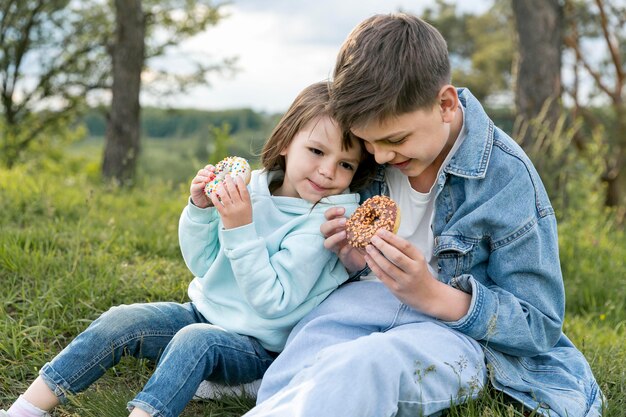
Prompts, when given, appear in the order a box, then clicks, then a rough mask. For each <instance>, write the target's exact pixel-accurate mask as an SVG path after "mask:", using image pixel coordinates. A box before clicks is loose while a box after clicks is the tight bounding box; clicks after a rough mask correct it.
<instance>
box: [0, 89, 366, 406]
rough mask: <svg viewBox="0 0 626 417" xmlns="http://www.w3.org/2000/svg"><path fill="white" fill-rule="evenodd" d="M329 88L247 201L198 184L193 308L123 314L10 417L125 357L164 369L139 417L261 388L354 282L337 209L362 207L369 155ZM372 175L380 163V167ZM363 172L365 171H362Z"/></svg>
mask: <svg viewBox="0 0 626 417" xmlns="http://www.w3.org/2000/svg"><path fill="white" fill-rule="evenodd" d="M328 99H329V97H328V83H325V82H320V83H316V84H313V85H311V86H309V87H307V88H306V89H305V90H303V91H302V92H301V93H300V95H299V96H298V97H297V98H296V99H295V101H294V103H293V104H292V105H291V107H290V108H289V109H288V111H287V112H286V114H285V115H284V116H283V118H282V119H281V120H280V122H279V123H278V125H277V126H276V128H275V129H274V131H273V133H272V134H271V136H270V138H269V140H268V141H267V143H266V145H265V147H264V149H263V153H262V156H261V159H262V165H263V169H262V170H256V171H253V172H252V178H251V181H250V184H249V187H248V188H249V189H248V188H247V187H246V186H245V185H244V183H243V180H242V179H241V178H240V177H238V178H234V179H233V178H230V177H227V178H226V181H225V183H224V184H223V185H222V186H220V188H218V189H217V194H219V198H218V197H217V195H216V193H213V194H212V195H211V197H210V198H208V197H207V196H206V195H205V194H204V191H203V190H204V186H205V184H206V182H207V180H208V174H209V172H210V171H211V170H212V169H213V168H212V167H211V166H207V167H205V168H204V169H201V170H200V171H198V174H197V175H196V177H195V178H194V179H193V180H192V182H191V187H190V193H191V197H190V200H189V204H188V205H187V206H186V207H185V209H184V210H183V213H182V216H181V219H180V227H179V238H180V245H181V250H182V253H183V257H184V259H185V262H186V263H187V265H188V267H189V269H190V270H191V271H192V272H193V273H194V274H195V276H196V278H194V280H193V281H192V282H191V284H190V285H189V298H190V299H191V302H188V303H185V304H179V303H173V302H160V303H147V304H133V305H122V306H118V307H114V308H112V309H111V310H109V311H108V312H106V313H105V314H103V315H102V316H100V318H98V319H97V320H95V321H94V322H93V323H92V324H91V325H90V326H89V328H87V329H86V330H85V331H84V332H83V333H81V334H80V335H79V336H77V337H76V339H74V340H73V341H72V342H71V343H70V344H69V345H68V346H67V347H66V348H65V349H64V350H63V351H62V352H61V353H59V354H58V355H57V356H56V357H55V358H54V359H53V360H52V361H51V362H50V363H48V364H46V365H44V367H43V368H42V369H41V371H40V376H39V377H38V378H37V379H36V380H35V381H34V382H33V383H32V385H31V386H30V387H29V388H28V390H27V391H26V392H25V393H24V394H23V395H21V396H20V397H19V399H18V400H17V401H16V402H15V403H14V404H13V406H12V407H11V408H10V409H9V410H8V413H7V412H6V411H2V412H0V415H2V416H10V417H24V416H41V415H44V414H45V412H46V411H49V410H51V409H52V408H54V407H55V406H56V405H58V404H59V403H60V402H62V401H64V400H65V399H66V395H68V394H75V393H77V392H80V391H83V390H85V389H86V388H87V387H89V386H90V385H91V384H92V383H93V382H94V381H96V380H97V379H98V378H100V377H101V376H102V375H103V374H104V372H105V370H106V369H108V368H111V367H112V366H114V365H115V364H116V363H118V362H119V360H120V358H121V357H122V356H125V355H130V356H134V357H137V358H148V359H151V360H154V361H156V362H158V364H157V366H156V369H155V371H154V374H153V375H152V377H151V378H150V379H149V380H148V382H147V383H146V385H145V387H144V389H143V391H142V392H140V393H139V394H138V395H137V396H136V397H135V398H134V399H133V400H132V401H130V402H129V404H128V407H129V410H132V412H131V416H148V415H151V416H167V417H170V416H177V415H179V414H180V413H181V412H182V411H183V409H184V407H185V405H186V404H187V402H189V400H191V399H192V397H193V395H194V393H195V392H196V389H197V388H198V386H199V385H200V383H201V382H202V381H203V380H211V381H217V382H220V383H224V384H239V383H245V382H250V381H253V380H256V379H258V378H260V377H261V376H262V375H263V373H264V372H265V370H266V368H267V367H268V366H269V364H270V363H271V362H272V361H273V359H274V358H275V357H276V355H277V352H279V351H281V350H282V348H283V346H284V344H285V340H286V339H287V335H288V333H289V331H290V330H291V328H292V327H293V325H294V324H295V323H297V322H298V320H300V319H301V318H302V317H303V316H304V315H305V314H306V313H307V312H309V311H310V310H311V309H312V308H313V307H315V306H316V305H317V304H319V303H320V302H321V301H322V300H323V299H324V298H325V297H326V296H328V295H329V294H330V293H331V291H333V290H334V289H335V288H337V287H338V286H339V285H340V284H342V283H343V282H344V281H346V280H347V279H348V274H347V272H346V270H345V268H344V267H343V265H342V264H341V262H339V260H338V259H337V256H336V255H335V254H333V253H332V252H331V251H328V250H326V249H325V248H324V236H323V235H322V234H321V232H320V225H321V224H322V223H323V222H324V221H325V217H324V212H325V211H326V210H327V209H328V208H329V207H333V206H335V205H341V206H345V207H346V208H347V210H348V211H350V210H354V209H356V207H357V203H358V195H357V194H351V193H349V191H348V189H349V187H355V188H358V187H359V186H361V185H363V184H364V182H365V181H366V179H367V175H368V171H370V170H371V167H370V168H369V169H368V168H367V161H363V162H364V163H363V164H361V162H362V160H363V159H365V158H366V157H367V153H366V152H365V151H364V150H362V146H361V144H359V143H358V142H357V141H355V140H354V139H351V138H350V137H349V136H348V135H345V134H343V131H342V130H340V128H339V126H338V125H337V124H336V123H335V122H334V120H333V119H332V118H331V117H330V115H329V112H328V108H327V104H328ZM371 166H373V162H372V163H371ZM359 168H361V169H359Z"/></svg>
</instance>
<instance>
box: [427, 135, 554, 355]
mask: <svg viewBox="0 0 626 417" xmlns="http://www.w3.org/2000/svg"><path fill="white" fill-rule="evenodd" d="M491 159H492V160H491V163H490V165H491V166H490V168H489V169H490V171H491V175H487V176H486V177H485V178H483V179H481V180H467V179H461V180H458V179H457V181H456V182H455V181H452V185H450V187H451V189H448V192H443V193H442V194H443V195H442V196H441V197H442V201H443V205H442V207H448V212H447V213H445V211H446V210H445V209H443V210H442V211H444V213H441V214H442V215H443V216H445V219H449V220H448V221H447V223H446V225H445V227H444V228H443V233H442V235H443V236H439V239H440V240H443V241H445V240H446V239H442V237H443V238H446V237H447V238H449V239H450V240H451V241H454V240H459V241H461V243H462V245H461V246H460V247H461V250H457V252H456V253H454V255H453V256H452V259H454V260H455V261H454V264H455V267H454V268H455V269H454V271H452V270H451V268H450V265H451V264H450V262H449V261H450V259H445V258H446V256H447V255H449V253H448V252H446V251H445V250H441V247H440V248H439V249H438V248H437V243H436V247H435V252H436V253H437V254H438V256H439V257H440V261H441V262H440V268H441V267H442V266H443V270H440V275H441V273H443V275H444V279H445V276H446V275H447V276H448V279H449V283H450V285H452V286H454V287H456V288H459V289H461V290H463V291H465V292H468V293H471V294H472V301H471V306H470V309H469V311H468V313H467V314H466V315H465V316H464V317H463V318H461V319H460V320H458V321H456V322H448V323H447V324H448V325H449V326H450V327H451V328H454V329H456V330H458V331H461V332H463V333H465V334H467V335H469V336H471V337H472V338H474V339H476V340H478V341H479V342H481V343H482V344H483V345H486V346H489V347H491V348H493V349H496V350H498V351H501V352H503V353H507V354H510V355H515V356H533V355H536V354H538V353H542V352H545V351H547V350H548V349H550V348H551V347H553V346H554V345H555V344H556V342H557V341H558V339H559V337H560V335H561V330H562V322H563V316H564V308H565V301H564V300H565V295H564V289H563V280H562V276H561V269H560V262H559V252H558V238H557V230H556V220H555V216H554V211H553V209H552V207H551V206H550V203H549V200H548V198H547V195H546V193H545V190H544V188H543V185H542V184H541V181H540V179H539V176H538V175H537V173H536V172H535V171H534V168H533V167H532V164H530V161H529V160H527V159H526V157H525V155H523V154H522V153H521V151H520V152H518V151H517V150H516V149H515V148H513V147H508V144H507V143H506V142H504V143H503V142H498V141H496V142H495V143H494V150H493V154H492V158H491ZM455 184H456V188H454V187H455ZM461 190H462V191H461ZM460 194H462V195H463V197H462V198H458V196H459V195H460ZM455 196H456V199H455ZM441 221H445V220H441ZM440 246H441V245H440ZM440 279H441V276H440Z"/></svg>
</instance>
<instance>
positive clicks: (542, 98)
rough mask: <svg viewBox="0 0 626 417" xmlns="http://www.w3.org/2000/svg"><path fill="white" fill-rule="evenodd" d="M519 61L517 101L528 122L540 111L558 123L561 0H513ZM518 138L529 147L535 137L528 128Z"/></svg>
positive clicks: (518, 111) (545, 118) (549, 121)
mask: <svg viewBox="0 0 626 417" xmlns="http://www.w3.org/2000/svg"><path fill="white" fill-rule="evenodd" d="M512 5H513V15H514V17H515V27H516V29H517V35H518V36H517V40H518V60H517V62H518V65H517V71H516V77H515V104H516V108H517V114H518V117H520V118H521V119H522V121H525V122H528V121H530V120H532V119H533V118H535V117H538V116H539V115H542V117H543V118H544V120H545V121H546V122H547V123H549V124H550V125H552V126H554V125H555V124H556V123H557V120H558V118H559V116H560V113H561V112H560V105H559V103H560V97H561V49H562V25H563V23H562V15H563V13H562V6H561V4H560V2H559V0H513V1H512ZM524 132H525V134H524V135H522V136H521V137H519V138H518V140H519V141H520V142H521V144H522V146H524V147H526V148H528V147H530V145H531V144H532V140H533V137H534V134H533V131H532V129H525V130H524Z"/></svg>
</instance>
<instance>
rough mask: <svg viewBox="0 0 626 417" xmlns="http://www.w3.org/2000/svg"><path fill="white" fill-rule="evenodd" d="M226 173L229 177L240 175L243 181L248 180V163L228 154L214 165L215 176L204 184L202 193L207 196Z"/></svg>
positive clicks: (222, 179)
mask: <svg viewBox="0 0 626 417" xmlns="http://www.w3.org/2000/svg"><path fill="white" fill-rule="evenodd" d="M226 174H229V175H230V176H231V177H233V178H234V177H237V176H242V177H243V180H244V182H246V183H247V182H248V181H249V180H250V164H249V163H248V161H247V160H246V159H244V158H241V157H239V156H229V157H226V158H224V159H222V160H221V161H220V162H218V163H217V165H215V176H214V177H213V178H212V179H211V180H210V181H209V182H207V183H206V185H205V186H204V193H205V194H206V195H207V196H209V195H210V194H211V193H212V192H213V191H215V190H216V189H217V187H218V186H219V184H220V183H221V182H222V181H224V178H226Z"/></svg>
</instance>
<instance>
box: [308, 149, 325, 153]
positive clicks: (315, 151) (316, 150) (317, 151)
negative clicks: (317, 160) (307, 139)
mask: <svg viewBox="0 0 626 417" xmlns="http://www.w3.org/2000/svg"><path fill="white" fill-rule="evenodd" d="M309 151H311V152H313V153H314V154H315V155H323V154H324V152H322V151H321V150H319V149H317V148H309Z"/></svg>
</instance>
